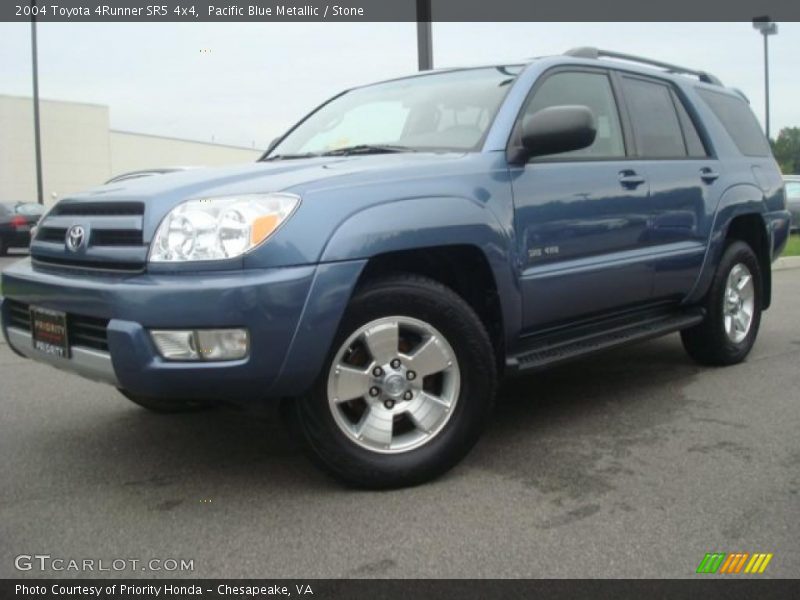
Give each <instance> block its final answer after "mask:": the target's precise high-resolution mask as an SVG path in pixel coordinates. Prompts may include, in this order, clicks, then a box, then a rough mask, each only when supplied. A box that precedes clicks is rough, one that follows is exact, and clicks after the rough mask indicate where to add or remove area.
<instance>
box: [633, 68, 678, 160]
mask: <svg viewBox="0 0 800 600" xmlns="http://www.w3.org/2000/svg"><path fill="white" fill-rule="evenodd" d="M623 86H624V89H625V100H626V102H627V104H628V111H629V112H630V115H631V121H632V124H633V133H634V137H635V139H636V148H637V150H638V154H639V156H642V157H644V158H677V157H681V156H686V145H685V144H684V143H683V132H682V131H681V124H680V121H678V113H677V112H676V111H675V105H674V104H673V102H672V93H671V92H670V89H669V87H667V86H666V85H663V84H661V83H655V82H650V81H643V80H641V79H631V78H630V77H623Z"/></svg>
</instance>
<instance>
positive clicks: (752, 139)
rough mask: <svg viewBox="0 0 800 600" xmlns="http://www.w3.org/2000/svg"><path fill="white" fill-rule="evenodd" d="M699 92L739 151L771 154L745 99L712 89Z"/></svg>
mask: <svg viewBox="0 0 800 600" xmlns="http://www.w3.org/2000/svg"><path fill="white" fill-rule="evenodd" d="M697 92H698V93H699V94H700V97H701V98H702V99H703V100H704V101H705V103H706V104H707V105H708V107H709V108H710V109H711V110H712V111H713V112H714V114H715V115H716V116H717V118H718V119H719V120H720V121H721V122H722V125H723V126H724V127H725V129H726V130H727V131H728V134H729V135H730V136H731V138H733V142H734V143H735V144H736V147H737V148H739V152H741V153H742V154H744V155H745V156H769V155H770V154H771V152H770V148H769V144H768V143H767V139H766V137H764V134H763V133H762V131H761V126H760V125H759V124H758V121H756V118H755V117H754V116H753V113H752V111H751V110H750V107H749V106H747V103H746V102H745V101H744V100H742V99H741V98H738V97H736V96H730V95H728V94H720V93H718V92H713V91H711V90H697Z"/></svg>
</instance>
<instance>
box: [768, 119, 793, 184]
mask: <svg viewBox="0 0 800 600" xmlns="http://www.w3.org/2000/svg"><path fill="white" fill-rule="evenodd" d="M770 143H771V144H772V154H774V155H775V160H776V161H778V165H779V166H780V168H781V172H782V173H783V174H784V175H798V174H800V127H784V128H783V129H781V131H780V133H779V134H778V137H777V139H775V140H773V141H772V142H770Z"/></svg>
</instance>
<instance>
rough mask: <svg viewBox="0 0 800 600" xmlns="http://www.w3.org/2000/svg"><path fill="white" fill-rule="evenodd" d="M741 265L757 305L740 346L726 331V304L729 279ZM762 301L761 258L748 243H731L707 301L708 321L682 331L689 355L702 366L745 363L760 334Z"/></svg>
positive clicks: (754, 304) (723, 257)
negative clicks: (733, 270)
mask: <svg viewBox="0 0 800 600" xmlns="http://www.w3.org/2000/svg"><path fill="white" fill-rule="evenodd" d="M738 264H743V265H745V266H746V267H747V269H748V270H749V271H750V274H751V276H752V278H753V292H754V303H753V312H752V322H751V324H750V329H749V331H748V332H747V335H746V336H745V337H744V339H742V340H741V341H740V342H738V343H737V342H734V340H732V339H731V338H730V337H729V336H728V334H727V333H726V332H725V322H724V317H725V315H724V310H723V304H724V297H725V286H726V283H727V280H728V276H729V275H730V273H731V270H732V269H733V268H734V267H735V266H736V265H738ZM762 301H763V283H762V276H761V267H760V265H759V262H758V257H757V256H756V255H755V253H754V252H753V250H752V248H750V246H749V245H748V244H746V243H745V242H742V241H738V240H730V241H729V242H728V245H727V247H726V248H725V251H724V252H723V255H722V260H721V261H720V263H719V266H718V267H717V272H716V274H715V275H714V280H713V281H712V283H711V288H710V289H709V291H708V294H707V295H706V298H705V300H704V307H705V309H706V318H705V319H704V320H703V322H702V323H700V324H698V325H695V326H694V327H691V328H689V329H685V330H683V331H681V341H682V342H683V347H684V348H685V349H686V352H688V354H689V356H691V357H692V358H693V359H694V360H695V361H697V362H698V363H700V364H703V365H711V366H727V365H735V364H737V363H740V362H742V361H743V360H744V359H745V358H746V357H747V355H748V354H749V353H750V350H751V349H752V348H753V344H754V343H755V341H756V336H757V335H758V328H759V325H760V324H761V307H762Z"/></svg>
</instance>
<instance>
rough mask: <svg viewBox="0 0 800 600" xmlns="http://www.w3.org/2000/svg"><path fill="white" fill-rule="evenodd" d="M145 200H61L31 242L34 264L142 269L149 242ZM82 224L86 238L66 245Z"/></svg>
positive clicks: (125, 269) (41, 224)
mask: <svg viewBox="0 0 800 600" xmlns="http://www.w3.org/2000/svg"><path fill="white" fill-rule="evenodd" d="M144 211H145V205H144V203H142V202H127V201H120V202H107V201H106V202H95V201H91V202H81V201H75V200H62V201H61V202H59V203H58V204H56V205H55V206H54V207H53V209H52V210H51V211H50V212H49V213H48V214H47V215H46V216H45V217H44V219H42V221H41V222H40V223H39V227H38V229H37V232H36V237H35V238H34V240H33V242H32V243H31V257H32V258H33V261H34V264H35V265H38V266H48V267H53V268H62V267H64V268H83V269H92V270H97V269H100V270H105V271H127V272H139V271H143V270H144V267H145V262H146V260H147V244H146V243H145V241H144V237H143V231H142V229H143V221H144ZM75 225H80V226H81V227H83V229H84V230H85V232H86V239H85V240H84V242H83V245H81V246H80V247H79V248H77V249H76V250H71V249H68V248H67V245H66V237H67V232H68V231H69V230H70V228H71V227H73V226H75Z"/></svg>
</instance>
